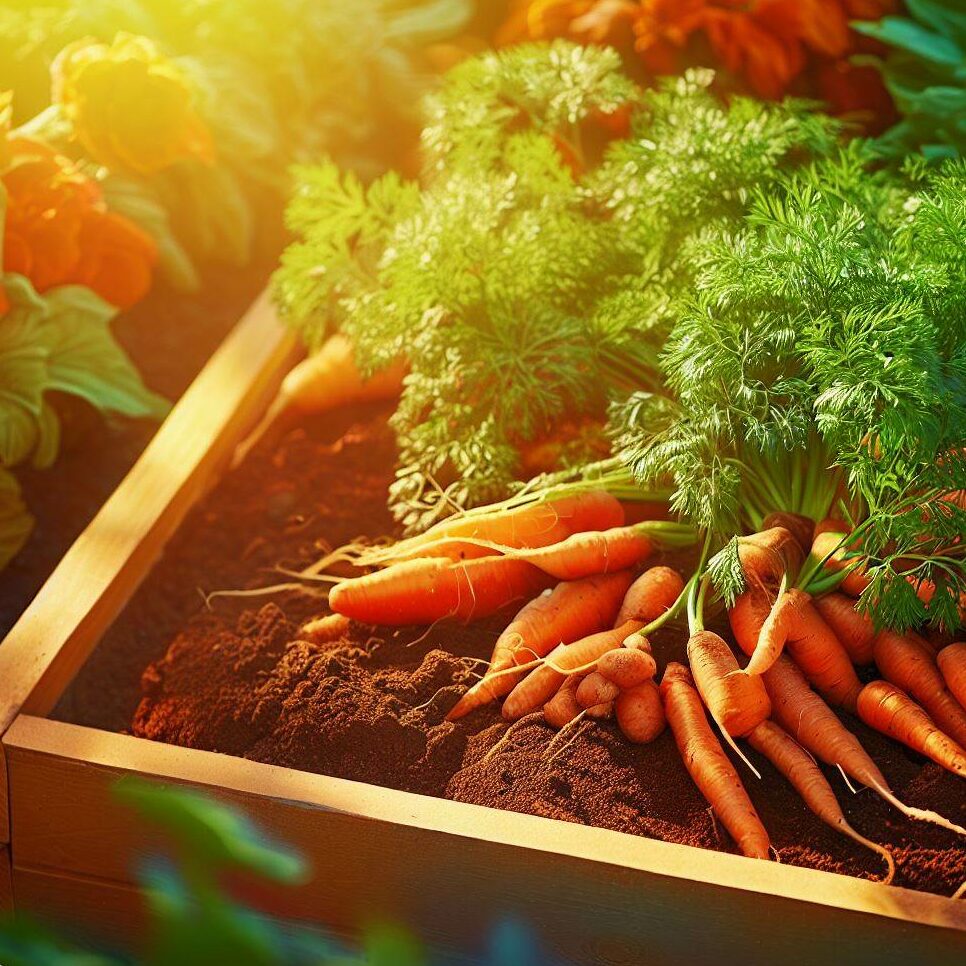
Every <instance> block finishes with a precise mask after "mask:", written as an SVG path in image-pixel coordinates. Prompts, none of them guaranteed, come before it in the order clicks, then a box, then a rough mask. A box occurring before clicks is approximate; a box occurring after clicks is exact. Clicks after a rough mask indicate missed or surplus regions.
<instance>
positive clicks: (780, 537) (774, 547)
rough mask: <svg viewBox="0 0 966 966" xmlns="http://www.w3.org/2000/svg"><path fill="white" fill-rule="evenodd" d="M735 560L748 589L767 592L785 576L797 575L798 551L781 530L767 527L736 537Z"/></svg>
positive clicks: (795, 542)
mask: <svg viewBox="0 0 966 966" xmlns="http://www.w3.org/2000/svg"><path fill="white" fill-rule="evenodd" d="M738 560H739V561H740V562H741V569H742V570H743V571H744V575H745V582H746V584H747V587H748V589H749V590H758V591H765V592H767V591H769V590H773V589H774V588H775V587H777V585H778V582H779V581H780V580H781V579H782V577H784V576H785V575H786V574H787V575H788V576H790V577H793V576H795V574H797V572H798V568H799V566H800V565H801V562H802V551H801V548H800V547H799V546H798V541H796V539H795V538H794V537H793V536H792V534H791V533H789V531H788V530H786V529H785V527H771V528H769V529H768V530H760V531H759V532H758V533H750V534H747V535H746V536H743V537H739V538H738Z"/></svg>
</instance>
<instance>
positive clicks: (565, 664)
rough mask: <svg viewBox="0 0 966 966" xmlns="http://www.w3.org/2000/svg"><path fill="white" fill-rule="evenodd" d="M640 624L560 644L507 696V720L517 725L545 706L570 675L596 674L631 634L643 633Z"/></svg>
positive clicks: (505, 713)
mask: <svg viewBox="0 0 966 966" xmlns="http://www.w3.org/2000/svg"><path fill="white" fill-rule="evenodd" d="M642 626H643V624H642V623H641V622H640V621H627V622H626V623H624V624H621V625H620V626H619V627H616V628H613V629H611V630H608V631H602V632H601V633H599V634H591V635H590V636H589V637H585V638H583V639H582V640H579V641H575V642H574V643H573V644H560V645H558V646H557V647H556V648H554V649H553V650H552V651H551V652H550V654H548V655H547V657H545V658H543V659H541V661H540V662H534V663H535V664H536V663H539V665H540V666H539V667H536V668H535V669H534V670H533V671H531V672H530V673H529V674H528V675H527V676H526V677H525V678H524V679H523V680H522V681H521V682H520V683H519V684H517V685H516V687H514V689H513V690H512V691H511V692H510V693H509V695H507V699H506V701H504V702H503V717H504V718H506V719H507V720H508V721H515V720H516V719H517V718H522V717H523V716H524V715H525V714H529V713H530V712H531V711H534V710H535V709H536V708H539V707H541V706H542V705H543V704H545V703H546V702H547V701H548V700H549V699H550V697H551V696H552V695H553V694H554V692H555V691H556V690H557V689H558V688H559V687H560V685H561V684H562V683H563V681H564V678H566V677H567V675H568V674H571V673H574V672H576V671H578V669H582V668H586V669H587V670H588V671H590V670H593V667H594V665H596V663H597V661H598V660H599V659H600V658H601V657H602V656H603V655H604V654H606V653H607V652H608V651H612V650H613V649H614V648H615V647H620V646H621V642H622V641H623V640H624V638H625V637H627V636H628V634H633V633H634V631H636V630H639V629H640V628H641V627H642Z"/></svg>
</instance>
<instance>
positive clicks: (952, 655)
mask: <svg viewBox="0 0 966 966" xmlns="http://www.w3.org/2000/svg"><path fill="white" fill-rule="evenodd" d="M936 664H937V665H938V666H939V670H940V671H941V672H942V676H943V680H944V681H945V682H946V687H947V688H949V690H950V691H952V693H953V694H954V695H955V697H956V700H957V701H958V702H959V704H960V707H962V708H966V643H963V642H962V641H960V642H959V643H957V644H950V645H949V646H948V647H944V648H943V649H942V650H941V651H940V652H939V654H938V655H937V656H936Z"/></svg>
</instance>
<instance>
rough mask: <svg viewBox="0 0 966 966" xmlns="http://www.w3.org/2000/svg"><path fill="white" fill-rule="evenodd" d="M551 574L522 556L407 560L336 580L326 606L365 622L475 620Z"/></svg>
mask: <svg viewBox="0 0 966 966" xmlns="http://www.w3.org/2000/svg"><path fill="white" fill-rule="evenodd" d="M548 581H549V578H548V577H547V575H546V574H544V573H543V572H542V571H540V570H538V569H537V568H536V567H531V566H530V565H529V564H528V563H525V562H524V561H522V560H506V559H504V558H503V557H480V558H479V559H478V560H467V561H462V562H460V563H454V562H453V561H450V560H444V559H440V558H426V559H420V560H408V561H406V562H405V563H399V564H393V565H392V566H391V567H387V568H386V569H385V570H380V571H377V572H376V573H372V574H367V575H366V576H365V577H356V578H354V579H351V580H345V581H343V582H342V583H339V584H336V585H335V586H334V587H333V588H332V590H330V591H329V606H330V607H331V608H332V610H334V611H335V612H336V613H337V614H342V615H344V616H345V617H350V618H352V619H353V620H357V621H362V622H364V623H367V624H387V625H403V624H432V623H434V622H436V621H438V620H443V619H445V618H451V617H452V618H458V619H460V620H464V621H470V620H475V619H476V618H479V617H485V616H487V615H488V614H492V613H495V612H496V611H498V610H500V609H501V608H502V607H505V606H506V605H507V604H509V603H511V602H513V601H514V600H519V599H520V598H525V597H532V596H533V595H534V594H538V593H540V592H541V591H542V590H544V589H545V588H546V586H547V583H548Z"/></svg>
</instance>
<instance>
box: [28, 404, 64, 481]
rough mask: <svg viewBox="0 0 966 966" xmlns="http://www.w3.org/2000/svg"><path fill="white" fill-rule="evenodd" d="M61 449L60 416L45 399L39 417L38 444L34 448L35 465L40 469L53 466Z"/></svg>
mask: <svg viewBox="0 0 966 966" xmlns="http://www.w3.org/2000/svg"><path fill="white" fill-rule="evenodd" d="M59 450H60V417H59V416H58V415H57V411H56V410H55V409H54V407H53V406H51V405H50V403H49V402H47V401H46V400H44V404H43V406H42V407H41V409H40V416H39V417H38V419H37V444H36V448H35V449H34V455H33V465H34V466H35V467H36V468H37V469H38V470H46V469H49V468H50V467H51V466H53V464H54V461H55V460H56V459H57V453H58V452H59Z"/></svg>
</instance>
